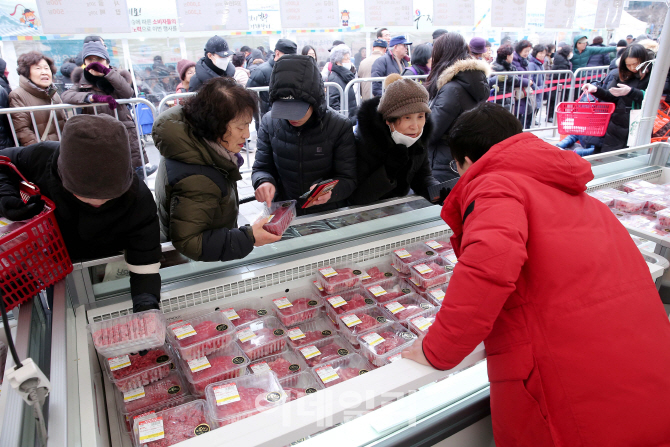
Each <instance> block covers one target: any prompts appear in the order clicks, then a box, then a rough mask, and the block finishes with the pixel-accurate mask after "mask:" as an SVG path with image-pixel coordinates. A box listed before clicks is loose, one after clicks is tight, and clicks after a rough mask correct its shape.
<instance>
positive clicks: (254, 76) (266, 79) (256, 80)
mask: <svg viewBox="0 0 670 447" xmlns="http://www.w3.org/2000/svg"><path fill="white" fill-rule="evenodd" d="M274 66H275V60H274V56H273V57H271V58H270V59H268V60H267V62H263V63H262V64H260V65H259V66H258V68H256V69H255V70H252V71H251V74H250V75H249V80H248V81H247V88H250V87H267V86H268V85H270V76H271V75H272V68H273V67H274ZM258 96H259V98H260V106H261V107H260V108H261V118H262V117H263V115H265V114H266V113H268V111H269V110H270V99H269V93H268V92H260V93H259V94H258Z"/></svg>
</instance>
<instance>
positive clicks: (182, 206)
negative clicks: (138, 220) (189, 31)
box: [152, 77, 281, 261]
mask: <svg viewBox="0 0 670 447" xmlns="http://www.w3.org/2000/svg"><path fill="white" fill-rule="evenodd" d="M257 112H258V103H257V97H256V95H255V94H254V93H252V92H250V91H248V90H246V89H245V88H244V87H242V86H240V85H238V84H237V83H236V82H235V80H234V79H232V78H228V77H223V78H222V77H217V78H212V79H210V80H208V81H207V82H206V83H205V84H204V85H203V86H202V87H201V88H200V90H199V91H198V94H197V95H195V96H193V97H191V98H189V99H187V100H185V101H184V104H183V105H178V106H175V107H172V108H171V109H169V110H167V111H166V112H163V113H162V114H161V115H160V116H159V117H158V118H157V119H156V122H155V124H154V128H153V132H152V136H153V140H154V142H155V144H156V147H157V148H158V150H159V151H160V153H161V155H162V156H163V159H162V160H161V162H160V167H159V168H158V174H157V177H156V202H157V204H158V217H159V219H160V226H161V233H162V236H163V237H164V238H165V239H168V240H171V241H172V244H173V245H174V247H175V249H177V251H178V252H179V253H181V254H183V255H184V256H186V257H188V258H190V259H193V260H196V261H229V260H233V259H240V258H243V257H245V256H247V255H248V254H249V253H250V252H251V250H252V249H253V248H254V246H257V247H259V246H261V245H265V244H268V243H271V242H276V241H278V240H279V239H280V238H281V236H275V235H273V234H270V233H268V232H267V231H265V230H263V224H264V223H265V222H263V221H259V222H258V223H256V224H254V225H253V226H243V227H239V228H238V227H237V214H238V211H239V199H238V195H237V182H238V180H241V179H242V176H241V175H240V170H239V167H240V166H241V165H242V162H243V161H242V157H241V156H240V155H239V152H240V151H241V150H242V147H244V143H245V141H246V139H247V138H249V124H250V123H251V118H252V116H253V115H254V114H255V113H257Z"/></svg>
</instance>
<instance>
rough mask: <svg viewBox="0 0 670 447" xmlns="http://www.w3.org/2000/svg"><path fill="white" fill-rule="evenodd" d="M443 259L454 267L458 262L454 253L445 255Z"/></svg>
mask: <svg viewBox="0 0 670 447" xmlns="http://www.w3.org/2000/svg"><path fill="white" fill-rule="evenodd" d="M444 259H446V260H447V261H449V262H451V263H452V264H454V265H456V263H457V262H458V258H457V257H456V254H455V253H449V254H448V255H445V256H444Z"/></svg>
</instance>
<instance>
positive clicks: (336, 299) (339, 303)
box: [328, 295, 347, 307]
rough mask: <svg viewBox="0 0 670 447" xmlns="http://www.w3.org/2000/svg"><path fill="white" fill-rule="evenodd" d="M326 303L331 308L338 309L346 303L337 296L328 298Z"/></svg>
mask: <svg viewBox="0 0 670 447" xmlns="http://www.w3.org/2000/svg"><path fill="white" fill-rule="evenodd" d="M328 302H329V303H330V305H331V306H333V307H340V306H344V305H345V304H347V301H346V300H345V299H344V298H342V297H341V296H339V295H338V296H334V297H331V298H328Z"/></svg>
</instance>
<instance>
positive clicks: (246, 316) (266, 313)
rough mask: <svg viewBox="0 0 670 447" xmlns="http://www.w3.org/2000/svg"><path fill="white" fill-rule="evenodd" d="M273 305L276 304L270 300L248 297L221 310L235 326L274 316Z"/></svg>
mask: <svg viewBox="0 0 670 447" xmlns="http://www.w3.org/2000/svg"><path fill="white" fill-rule="evenodd" d="M272 307H274V306H273V305H272V303H271V302H269V301H268V300H260V299H257V298H247V299H244V300H241V301H237V302H234V303H232V304H230V305H228V306H227V307H224V308H221V309H219V310H220V311H221V312H222V313H223V314H224V315H225V316H226V318H228V320H229V321H230V322H231V323H232V324H233V325H234V326H239V325H241V324H246V323H249V322H251V321H255V320H259V319H261V318H263V317H273V316H274V315H275V313H274V310H273V309H272Z"/></svg>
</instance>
